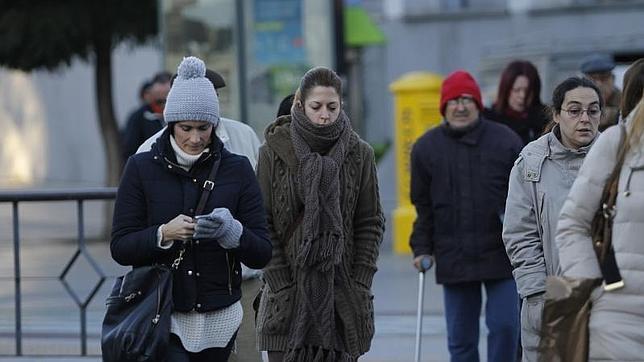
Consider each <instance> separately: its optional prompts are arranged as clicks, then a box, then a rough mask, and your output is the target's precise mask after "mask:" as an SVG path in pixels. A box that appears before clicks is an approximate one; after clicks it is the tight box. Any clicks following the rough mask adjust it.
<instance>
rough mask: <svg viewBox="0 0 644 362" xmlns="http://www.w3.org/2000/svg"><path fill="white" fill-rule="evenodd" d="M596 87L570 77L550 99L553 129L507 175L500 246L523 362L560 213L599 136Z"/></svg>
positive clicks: (528, 357)
mask: <svg viewBox="0 0 644 362" xmlns="http://www.w3.org/2000/svg"><path fill="white" fill-rule="evenodd" d="M602 103H603V102H602V98H601V92H600V90H599V88H598V87H597V86H596V85H595V84H594V83H593V82H592V81H591V80H589V79H586V78H580V77H571V78H568V79H566V80H564V81H563V82H562V83H560V84H559V85H558V86H557V87H556V88H555V90H554V92H553V94H552V111H551V112H552V120H553V121H554V122H555V126H554V127H553V128H552V130H551V131H550V132H548V133H546V134H545V135H543V136H541V137H540V138H539V139H537V140H535V141H532V142H530V143H528V145H527V146H525V147H524V148H523V150H522V151H521V154H520V155H519V158H518V159H517V161H516V162H515V163H514V167H513V168H512V172H511V173H510V184H509V187H508V198H507V201H506V203H505V220H504V222H503V242H504V243H505V248H506V251H507V253H508V256H509V257H510V262H511V263H512V266H513V274H514V280H515V281H516V283H517V290H518V292H519V296H520V297H521V298H522V299H523V304H522V308H521V347H522V348H523V361H525V362H536V361H538V355H537V347H538V346H539V340H540V337H539V333H540V330H541V312H542V311H543V303H544V299H543V294H544V292H545V290H546V277H547V276H549V275H559V273H560V268H559V253H558V250H557V247H556V245H555V240H554V239H555V235H556V231H557V220H559V211H560V210H561V206H562V205H563V203H564V200H565V199H566V196H568V191H569V190H570V187H571V186H572V183H573V182H574V181H575V178H576V177H577V172H578V171H579V168H580V167H581V164H582V162H583V161H584V158H585V157H586V155H587V154H588V151H589V150H590V147H591V146H592V144H593V142H594V141H595V139H596V136H597V134H598V130H597V127H598V126H599V119H600V118H601V114H602V105H603V104H602Z"/></svg>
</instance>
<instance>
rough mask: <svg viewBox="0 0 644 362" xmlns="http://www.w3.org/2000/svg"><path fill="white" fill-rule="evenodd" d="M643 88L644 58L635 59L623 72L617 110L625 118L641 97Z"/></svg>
mask: <svg viewBox="0 0 644 362" xmlns="http://www.w3.org/2000/svg"><path fill="white" fill-rule="evenodd" d="M643 89H644V58H640V59H638V60H636V61H635V62H634V63H633V64H631V66H630V67H628V70H627V71H626V73H624V91H623V92H622V101H621V102H620V105H619V110H620V112H621V113H622V118H626V117H627V116H628V115H629V114H630V113H631V111H633V109H634V108H635V106H637V103H639V101H640V100H641V99H642V90H643Z"/></svg>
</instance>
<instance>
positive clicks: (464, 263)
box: [410, 70, 523, 362]
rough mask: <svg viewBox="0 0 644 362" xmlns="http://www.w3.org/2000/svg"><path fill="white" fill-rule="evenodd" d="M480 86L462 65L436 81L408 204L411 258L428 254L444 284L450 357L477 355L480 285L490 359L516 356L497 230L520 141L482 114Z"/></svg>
mask: <svg viewBox="0 0 644 362" xmlns="http://www.w3.org/2000/svg"><path fill="white" fill-rule="evenodd" d="M482 108H483V107H482V104H481V91H480V89H479V86H478V84H477V83H476V81H475V80H474V78H473V77H472V76H471V75H470V74H469V73H468V72H465V71H462V70H459V71H456V72H454V73H452V74H450V75H449V76H448V77H447V78H445V80H444V81H443V84H442V87H441V98H440V111H441V114H442V115H443V116H444V117H445V118H444V121H443V123H442V124H441V125H440V126H438V127H434V128H432V129H430V130H429V131H427V132H426V133H425V134H424V135H422V136H421V137H420V138H419V139H418V140H417V141H416V143H415V144H414V146H413V149H412V152H411V202H412V203H413V204H414V206H415V207H416V212H417V214H418V217H417V218H416V221H415V222H414V227H413V232H412V235H411V238H410V245H411V248H412V250H413V253H414V260H413V264H414V266H415V267H416V268H418V269H419V270H420V269H421V265H420V263H421V260H422V259H423V258H425V257H433V258H434V260H435V262H436V282H437V283H439V284H442V285H443V295H444V298H445V319H446V320H447V339H448V349H449V353H450V355H451V361H452V362H460V361H463V362H470V361H478V360H479V352H478V345H479V330H480V329H479V318H480V314H481V303H482V298H481V288H482V287H484V288H485V290H486V295H487V301H486V305H485V321H486V324H487V327H488V330H489V334H488V339H487V341H488V344H487V360H488V361H495V362H503V361H508V362H515V361H516V358H517V353H518V352H517V351H518V342H519V298H518V295H517V290H516V284H515V282H514V280H513V279H512V268H511V266H510V261H509V260H508V256H507V254H506V253H505V249H504V247H503V240H502V239H501V228H502V223H503V212H504V209H505V199H506V197H507V187H508V175H509V174H510V170H511V169H512V165H513V164H514V160H515V159H516V158H517V156H518V154H519V151H520V150H521V147H523V144H522V142H521V139H520V138H519V136H517V135H516V133H514V132H513V131H512V130H511V129H509V128H508V127H506V126H504V125H501V124H498V123H496V122H491V121H488V120H487V119H485V118H484V117H482V116H481V115H480V112H481V110H482Z"/></svg>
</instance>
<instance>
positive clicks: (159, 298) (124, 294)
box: [101, 159, 221, 362]
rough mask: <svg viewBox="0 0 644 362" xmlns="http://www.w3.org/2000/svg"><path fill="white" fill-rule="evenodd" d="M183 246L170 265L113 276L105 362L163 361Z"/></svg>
mask: <svg viewBox="0 0 644 362" xmlns="http://www.w3.org/2000/svg"><path fill="white" fill-rule="evenodd" d="M220 160H221V159H217V160H215V163H214V164H213V166H212V169H211V171H210V175H209V176H208V179H207V180H206V181H205V182H204V184H203V191H202V192H201V197H200V199H199V204H198V205H197V209H196V210H195V215H199V214H201V212H202V211H203V209H204V207H205V206H206V201H207V200H208V196H209V195H210V191H212V189H213V187H214V180H215V177H216V175H217V170H218V168H219V163H220ZM184 252H185V246H182V248H181V250H180V251H179V255H178V257H177V258H176V259H175V260H174V262H173V263H172V265H170V266H168V265H165V264H154V265H146V266H140V267H135V268H133V269H132V270H130V271H129V272H128V273H127V274H125V275H123V276H121V277H118V278H116V280H115V281H114V286H113V287H112V292H111V293H110V296H109V297H108V298H107V300H106V302H105V303H106V305H107V311H106V312H105V318H104V319H103V327H102V331H101V348H102V353H103V361H104V362H129V361H136V362H143V361H163V360H165V351H166V347H167V345H168V341H169V338H170V316H171V314H172V273H173V271H174V270H177V269H178V268H179V264H180V263H181V260H182V259H183V254H184Z"/></svg>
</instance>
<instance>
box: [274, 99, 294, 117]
mask: <svg viewBox="0 0 644 362" xmlns="http://www.w3.org/2000/svg"><path fill="white" fill-rule="evenodd" d="M293 98H295V94H289V95H287V96H286V97H284V99H282V101H281V102H280V105H279V107H278V108H277V117H279V116H286V115H289V114H291V107H292V106H293Z"/></svg>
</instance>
